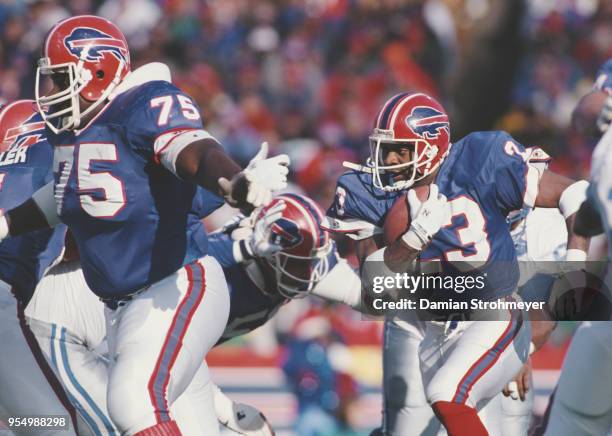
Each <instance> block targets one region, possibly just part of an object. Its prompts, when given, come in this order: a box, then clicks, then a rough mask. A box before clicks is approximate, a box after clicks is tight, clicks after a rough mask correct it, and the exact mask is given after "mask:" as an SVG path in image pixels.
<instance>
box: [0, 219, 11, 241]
mask: <svg viewBox="0 0 612 436" xmlns="http://www.w3.org/2000/svg"><path fill="white" fill-rule="evenodd" d="M8 235H9V228H8V221H7V220H6V217H5V216H4V215H2V216H0V241H2V240H3V239H5V238H6V237H7V236H8Z"/></svg>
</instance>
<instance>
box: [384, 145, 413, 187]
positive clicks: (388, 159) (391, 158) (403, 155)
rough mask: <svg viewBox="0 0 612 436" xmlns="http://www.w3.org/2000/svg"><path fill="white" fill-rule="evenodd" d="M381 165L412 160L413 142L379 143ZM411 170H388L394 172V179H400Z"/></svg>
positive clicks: (398, 163)
mask: <svg viewBox="0 0 612 436" xmlns="http://www.w3.org/2000/svg"><path fill="white" fill-rule="evenodd" d="M381 151H382V160H383V165H385V166H392V165H401V164H405V163H409V162H411V161H412V160H414V153H415V147H414V145H413V144H409V143H406V144H397V143H395V144H391V143H386V144H385V143H381ZM408 171H410V172H412V170H411V169H410V168H397V169H391V170H389V172H392V173H394V174H395V175H394V179H396V180H401V179H402V178H403V177H404V176H405V174H406V173H407V172H408Z"/></svg>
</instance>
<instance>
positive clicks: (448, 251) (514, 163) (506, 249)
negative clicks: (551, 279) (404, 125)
mask: <svg viewBox="0 0 612 436" xmlns="http://www.w3.org/2000/svg"><path fill="white" fill-rule="evenodd" d="M527 156H528V155H527V153H526V152H525V149H524V148H523V147H522V146H521V145H520V144H518V143H517V142H515V141H514V140H513V139H512V138H511V137H510V136H509V135H508V134H507V133H505V132H495V131H494V132H476V133H472V134H470V135H468V136H466V137H465V138H463V139H461V140H459V141H458V142H456V143H454V144H453V145H452V147H451V150H450V152H449V154H448V156H447V157H446V159H445V160H444V162H443V163H442V165H441V166H440V170H439V172H438V174H437V176H436V179H435V183H436V184H437V185H438V187H439V189H440V192H441V193H442V194H444V195H446V197H447V198H448V201H449V203H450V205H451V208H452V218H451V222H449V223H447V225H446V226H444V227H443V228H442V229H441V230H440V231H439V232H438V233H437V234H436V235H435V237H434V238H433V240H432V242H431V243H430V244H429V245H428V246H427V247H426V248H425V249H424V250H423V252H422V253H421V254H420V259H421V260H441V261H443V262H460V261H468V262H469V261H470V260H472V259H473V260H475V261H479V262H487V264H486V265H485V266H484V267H482V268H480V270H481V271H483V272H488V271H490V272H491V273H487V276H488V284H489V286H488V287H487V288H488V289H487V292H488V293H487V295H486V297H487V298H489V299H492V298H499V297H501V296H504V295H507V294H509V293H511V292H512V291H513V290H514V288H515V286H516V282H517V280H518V264H517V261H516V253H515V249H514V244H513V242H512V238H511V236H510V232H509V226H508V223H507V222H506V216H507V214H508V212H509V211H511V210H517V209H521V208H522V207H523V205H524V204H527V205H531V206H533V202H534V200H535V195H536V194H537V183H538V174H537V170H535V169H534V168H531V167H529V165H528V164H527V163H526V159H527ZM371 179H372V176H371V175H370V174H365V173H364V174H361V175H358V174H357V173H354V172H348V173H345V174H344V175H343V176H341V177H340V179H339V181H338V187H339V188H341V189H342V191H344V192H343V193H341V194H340V195H338V191H337V193H336V197H335V200H334V204H333V205H332V206H331V207H330V208H329V210H328V212H327V213H328V215H330V216H331V217H332V218H338V219H342V218H343V217H350V218H359V219H362V220H367V221H368V222H370V223H371V224H373V225H376V226H382V225H383V223H384V219H385V217H386V214H387V212H388V211H389V209H390V208H391V206H392V205H393V203H394V202H395V200H396V199H397V197H398V196H399V195H405V194H402V193H397V192H396V193H388V194H385V195H383V194H384V193H383V192H382V191H381V190H378V189H376V188H374V187H373V186H372V184H371ZM372 193H373V194H374V195H373V194H372ZM342 196H344V197H345V198H344V199H342V198H341V197H342ZM340 210H341V211H342V214H340V213H338V212H339V211H340ZM493 272H494V273H493Z"/></svg>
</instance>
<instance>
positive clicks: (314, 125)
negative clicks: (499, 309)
mask: <svg viewBox="0 0 612 436" xmlns="http://www.w3.org/2000/svg"><path fill="white" fill-rule="evenodd" d="M85 13H95V14H98V15H101V16H104V17H106V18H109V19H110V20H112V21H114V22H115V23H116V24H117V25H118V26H119V27H120V28H121V29H122V30H123V32H124V33H125V35H126V37H127V39H128V41H129V43H130V48H131V50H132V60H133V67H138V66H140V65H142V64H144V63H147V62H151V61H162V62H165V63H168V64H169V65H170V66H171V68H172V72H173V80H174V82H175V83H176V84H177V85H178V86H179V87H181V88H182V89H183V90H185V91H186V92H187V93H189V94H190V95H192V96H193V97H194V98H195V99H196V100H197V102H198V104H199V105H200V107H201V109H202V114H203V116H204V120H205V125H206V127H207V128H208V129H209V130H210V131H211V132H212V133H213V134H214V135H215V136H216V137H217V138H219V139H220V140H221V142H222V143H223V144H224V145H225V146H226V147H227V150H228V152H229V153H230V154H231V155H232V156H233V157H234V158H235V159H236V160H237V161H239V162H240V163H242V164H244V163H246V162H247V161H248V160H249V159H250V157H251V156H252V155H254V154H255V152H256V150H257V149H258V147H259V144H260V142H261V141H262V140H267V141H269V142H270V143H271V145H272V147H273V150H274V152H286V153H289V154H290V155H291V156H292V162H293V163H292V181H293V182H294V183H295V186H296V189H300V190H302V191H304V192H305V193H307V194H308V195H310V196H312V197H313V198H314V199H315V200H317V201H318V202H319V203H320V204H321V205H322V206H324V207H326V206H327V205H329V204H330V202H331V198H332V196H333V192H334V186H335V179H336V177H337V176H338V175H339V174H340V173H341V172H342V166H341V163H342V161H343V160H353V161H354V160H358V159H362V158H363V157H364V156H365V155H366V154H367V152H368V147H367V136H368V134H369V131H370V127H371V123H372V121H371V120H372V119H373V116H374V114H375V113H376V110H377V109H378V108H379V106H380V104H381V103H382V102H383V101H384V100H385V99H386V98H387V97H389V96H390V95H392V94H394V93H396V92H398V91H400V90H401V91H405V90H408V91H412V90H414V91H416V90H419V91H425V92H428V93H430V94H432V95H434V96H435V97H437V98H439V99H440V100H441V101H442V102H443V103H444V105H445V107H446V108H447V110H448V111H449V113H450V115H451V120H452V121H451V131H452V134H453V138H455V139H456V138H460V137H461V136H462V135H464V134H466V133H468V132H470V131H474V130H487V129H494V128H499V129H504V130H507V131H508V132H510V133H511V134H512V135H513V136H515V138H517V139H518V140H519V141H521V142H522V143H523V144H525V145H538V146H541V147H543V148H544V149H545V150H546V151H547V152H548V153H549V154H551V155H552V156H553V157H554V161H553V164H552V167H553V169H554V170H556V171H558V172H560V173H563V174H566V175H568V176H572V177H584V176H585V175H586V174H587V172H588V164H589V158H590V155H591V151H592V148H593V146H594V142H593V141H592V140H589V139H588V138H584V137H582V136H581V135H579V134H578V133H577V132H575V131H574V130H573V129H572V128H571V126H570V115H571V111H572V109H573V108H574V107H575V105H576V103H577V101H578V99H579V97H580V96H581V95H583V94H585V93H586V92H588V90H589V89H590V87H591V84H592V82H593V78H594V74H595V72H596V70H597V68H598V67H599V65H601V64H602V63H603V61H605V60H606V59H608V58H610V57H612V1H610V0H558V1H555V0H526V1H523V0H428V1H410V0H286V1H281V0H262V1H250V0H223V1H221V0H217V1H214V0H211V1H196V0H183V1H173V0H166V1H164V0H157V1H155V0H129V1H128V0H108V1H95V0H73V1H58V0H48V1H42V0H0V101H11V100H14V99H17V98H32V95H33V87H34V71H35V65H36V60H37V58H38V56H39V52H40V44H41V42H42V40H43V38H44V35H45V33H46V32H47V30H48V29H49V28H50V27H51V26H52V25H53V24H54V23H55V22H57V21H58V20H60V19H62V18H65V17H67V16H69V15H76V14H85ZM230 215H231V211H228V210H221V211H219V212H217V213H215V215H214V216H212V217H210V218H209V219H208V221H207V225H208V226H209V228H211V229H213V228H215V227H216V226H218V225H220V224H222V223H223V222H224V220H225V219H226V218H227V217H228V216H230ZM340 248H341V250H342V253H343V254H344V255H346V256H348V257H349V258H351V257H352V254H351V250H352V247H351V246H350V245H347V244H341V247H340ZM381 327H382V325H381V323H378V322H366V321H362V320H361V318H360V316H359V315H357V314H355V313H351V311H350V310H349V309H347V308H343V307H337V306H336V307H331V306H326V305H323V304H321V303H320V302H317V301H311V300H300V301H295V302H292V303H291V304H289V305H288V306H286V307H284V308H282V309H281V311H280V313H279V314H278V316H277V318H276V319H275V320H274V322H273V323H269V324H268V325H267V326H265V327H263V328H262V329H260V330H258V331H257V332H256V333H255V334H251V335H249V336H247V337H243V338H239V339H237V340H235V341H233V342H230V343H229V344H227V345H224V346H222V347H219V348H217V349H215V350H214V351H213V353H212V355H211V356H210V358H209V363H210V365H211V366H212V368H213V378H214V379H215V381H216V382H217V383H218V384H220V385H221V386H222V387H223V388H224V390H226V392H227V393H229V394H230V395H231V396H232V397H233V398H234V399H236V400H239V401H244V402H247V403H250V404H253V405H255V406H257V407H259V408H260V409H261V410H262V411H263V412H264V413H266V415H267V416H268V418H269V419H270V421H271V422H272V423H273V425H274V426H275V427H276V428H277V429H278V430H280V431H279V434H292V433H293V434H294V433H295V432H297V433H299V434H307V433H308V432H309V431H312V430H313V429H316V428H323V429H325V432H323V433H320V434H344V435H352V434H368V433H369V430H370V429H372V428H373V427H375V426H377V425H378V424H379V422H380V407H381V395H380V382H381V356H380V339H381ZM574 327H575V326H573V325H572V324H569V323H568V324H562V325H560V327H559V328H558V329H557V330H556V331H555V333H554V334H553V337H552V339H551V341H550V342H549V344H547V345H546V346H545V347H544V349H543V350H541V351H540V352H538V353H537V354H536V355H535V356H534V358H533V364H534V369H535V372H534V374H535V389H536V403H535V412H536V413H537V414H539V413H542V411H543V410H544V408H545V406H546V403H547V401H548V395H549V394H550V391H551V389H552V387H553V386H554V384H555V382H556V378H557V377H558V372H559V368H560V365H561V362H562V359H563V354H564V352H565V349H566V347H567V344H568V341H569V339H570V338H571V333H572V332H573V329H574Z"/></svg>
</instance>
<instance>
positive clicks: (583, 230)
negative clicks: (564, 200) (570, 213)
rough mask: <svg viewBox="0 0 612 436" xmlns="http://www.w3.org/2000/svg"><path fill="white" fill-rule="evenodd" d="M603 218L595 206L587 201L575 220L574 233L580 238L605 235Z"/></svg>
mask: <svg viewBox="0 0 612 436" xmlns="http://www.w3.org/2000/svg"><path fill="white" fill-rule="evenodd" d="M603 231H604V230H603V227H602V225H601V217H600V216H599V212H598V211H597V208H596V207H595V205H594V204H593V203H592V202H591V201H589V199H588V198H587V200H586V201H585V202H584V203H582V205H581V206H580V209H578V212H576V217H575V219H574V228H573V233H574V234H575V235H580V236H589V237H592V236H595V235H599V234H601V233H603Z"/></svg>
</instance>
